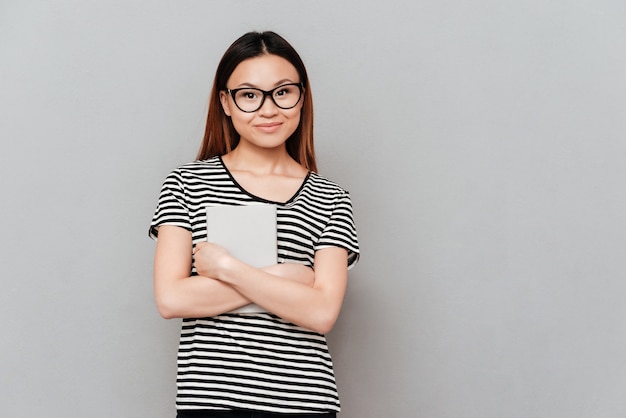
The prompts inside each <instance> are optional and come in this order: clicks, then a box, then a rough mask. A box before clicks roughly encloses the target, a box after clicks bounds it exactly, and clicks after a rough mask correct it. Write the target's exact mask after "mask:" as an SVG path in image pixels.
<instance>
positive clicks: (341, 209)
mask: <svg viewBox="0 0 626 418" xmlns="http://www.w3.org/2000/svg"><path fill="white" fill-rule="evenodd" d="M329 247H342V248H345V249H346V250H348V269H350V268H352V267H354V265H355V264H356V263H357V262H358V260H359V241H358V238H357V233H356V225H355V222H354V215H353V212H352V201H351V200H350V195H349V194H348V193H347V192H343V193H342V194H341V195H339V196H338V198H337V200H336V201H335V205H334V207H333V210H332V213H331V215H330V218H329V220H328V223H327V224H326V227H325V228H324V230H323V232H322V235H321V236H320V239H319V240H318V242H317V245H316V246H315V250H316V251H317V250H321V249H322V248H329Z"/></svg>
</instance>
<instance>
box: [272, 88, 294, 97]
mask: <svg viewBox="0 0 626 418" xmlns="http://www.w3.org/2000/svg"><path fill="white" fill-rule="evenodd" d="M297 91H298V88H297V87H296V86H293V85H289V86H281V87H278V89H276V91H275V92H274V97H276V98H279V97H280V98H284V97H286V96H289V95H292V94H297Z"/></svg>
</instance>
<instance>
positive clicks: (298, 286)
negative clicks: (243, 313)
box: [217, 251, 347, 334]
mask: <svg viewBox="0 0 626 418" xmlns="http://www.w3.org/2000/svg"><path fill="white" fill-rule="evenodd" d="M324 257H325V259H324V260H320V262H319V263H318V262H317V261H316V266H318V265H319V269H318V268H317V267H316V272H315V282H314V284H313V285H312V286H307V285H304V284H302V283H299V282H296V281H293V280H286V279H285V278H282V277H276V276H274V275H271V274H267V273H266V272H264V271H262V270H258V269H255V268H253V267H250V266H249V265H247V264H245V263H242V262H240V261H238V260H236V259H231V260H230V262H229V263H227V265H226V267H225V268H224V269H223V270H222V271H221V272H220V274H219V275H218V276H217V278H218V279H219V280H221V281H223V282H225V283H228V284H229V285H230V286H232V287H233V288H234V289H235V290H236V291H237V292H239V293H240V294H242V295H243V296H245V297H246V298H248V299H249V300H251V301H253V302H254V303H256V304H257V305H259V306H262V307H263V308H265V309H266V310H268V311H270V312H272V313H274V314H276V315H278V316H280V317H281V318H283V319H285V320H286V321H289V322H292V323H294V324H297V325H300V326H302V327H304V328H307V329H311V330H314V331H317V332H319V333H322V334H324V333H326V332H328V331H330V329H331V328H332V327H333V325H334V323H335V321H336V319H337V317H338V316H339V311H340V309H341V303H342V301H343V296H344V294H345V289H346V283H347V271H345V272H344V271H343V270H342V269H336V268H335V267H334V266H329V265H332V264H333V263H334V264H335V265H336V264H337V261H338V262H339V263H341V262H343V263H344V264H343V266H344V270H345V265H346V264H345V263H346V261H345V257H346V255H345V252H344V253H342V252H341V251H340V252H334V253H333V252H331V253H328V252H326V253H325V256H324ZM333 257H334V258H335V260H334V261H333V262H332V263H330V262H329V261H328V260H330V259H331V258H333ZM316 260H317V256H316ZM342 260H343V261H342ZM323 261H324V262H323ZM318 279H320V280H318Z"/></svg>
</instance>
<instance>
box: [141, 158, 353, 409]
mask: <svg viewBox="0 0 626 418" xmlns="http://www.w3.org/2000/svg"><path fill="white" fill-rule="evenodd" d="M253 202H255V203H256V202H267V201H266V200H263V199H260V198H258V197H256V196H253V195H251V194H249V193H247V192H246V191H245V190H244V189H242V188H241V187H240V186H239V185H238V184H237V182H236V181H235V180H234V178H233V177H232V176H231V174H230V173H229V172H228V170H227V169H226V167H225V166H224V164H223V162H222V160H221V158H220V157H215V158H212V159H209V160H206V161H196V162H193V163H189V164H186V165H184V166H181V167H179V168H178V169H177V170H175V171H174V172H172V173H171V174H170V175H169V176H168V177H167V179H166V180H165V182H164V184H163V188H162V190H161V195H160V198H159V203H158V207H157V210H156V213H155V215H154V218H153V220H152V224H151V227H150V235H151V236H152V237H154V238H156V237H157V234H158V227H159V226H160V225H164V224H168V225H177V226H180V227H182V228H185V229H187V230H190V231H191V233H192V239H193V242H194V245H195V244H196V243H197V242H200V241H203V240H205V239H206V219H205V208H206V206H209V205H216V204H221V205H245V204H248V203H253ZM267 203H275V204H276V205H277V228H278V230H277V235H278V260H279V262H296V263H302V264H305V265H308V266H313V260H314V256H315V251H316V250H318V249H321V248H326V247H336V246H339V247H344V248H346V249H347V250H348V254H349V258H348V265H349V267H351V266H352V265H354V264H355V263H356V262H357V260H358V252H359V248H358V241H357V236H356V229H355V226H354V221H353V216H352V205H351V203H350V197H349V194H348V193H347V192H346V191H345V190H344V189H342V188H341V187H339V186H338V185H336V184H335V183H333V182H331V181H330V180H328V179H326V178H324V177H322V176H320V175H318V174H316V173H310V174H309V175H308V177H307V178H306V179H305V181H304V182H303V184H302V186H301V188H300V190H299V191H298V192H297V193H296V194H295V195H294V197H293V198H292V199H290V200H289V201H288V202H286V203H277V202H267ZM192 274H196V273H195V267H193V269H192ZM177 383H178V395H177V407H178V408H179V409H251V410H259V411H267V412H282V413H298V412H301V413H305V412H309V413H315V412H324V411H338V410H339V398H338V395H337V388H336V386H335V379H334V374H333V369H332V361H331V357H330V355H329V353H328V348H327V345H326V339H325V338H324V336H323V335H320V334H318V333H315V332H313V331H309V330H306V329H304V328H301V327H299V326H296V325H294V324H291V323H288V322H286V321H283V320H282V319H281V318H279V317H277V316H276V315H273V314H271V313H253V314H252V313H248V314H233V313H228V314H223V315H218V316H215V317H211V318H200V319H184V320H183V327H182V332H181V339H180V346H179V351H178V379H177Z"/></svg>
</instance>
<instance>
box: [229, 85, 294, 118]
mask: <svg viewBox="0 0 626 418" xmlns="http://www.w3.org/2000/svg"><path fill="white" fill-rule="evenodd" d="M285 86H297V87H298V91H299V92H300V95H299V96H298V100H297V101H296V103H295V104H294V105H293V106H289V107H283V106H281V105H279V104H278V103H276V100H274V92H275V91H276V90H278V89H281V88H283V87H285ZM241 90H256V91H260V92H261V93H263V98H262V99H261V103H260V104H259V107H257V108H256V109H254V110H243V109H242V108H241V107H239V105H238V104H237V99H235V95H236V94H237V92H239V91H241ZM224 91H225V92H227V93H228V94H230V97H232V98H233V103H235V106H237V109H239V110H241V111H242V112H244V113H254V112H256V111H257V110H259V109H260V108H262V107H263V105H264V104H265V98H266V97H268V96H269V98H270V99H272V102H274V104H275V105H276V107H278V108H279V109H283V110H289V109H293V108H294V107H296V106H297V105H298V103H300V100H302V93H303V92H304V84H302V83H301V82H300V83H287V84H281V85H280V86H278V87H275V88H273V89H271V90H267V91H266V90H261V89H257V88H255V87H242V88H239V89H232V90H231V89H224Z"/></svg>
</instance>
